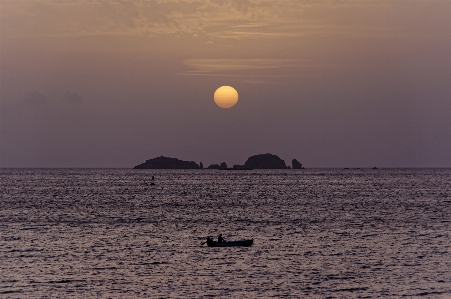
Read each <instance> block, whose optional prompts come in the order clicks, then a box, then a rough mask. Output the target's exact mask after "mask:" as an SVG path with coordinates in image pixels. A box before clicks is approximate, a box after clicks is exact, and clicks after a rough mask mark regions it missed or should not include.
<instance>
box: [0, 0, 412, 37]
mask: <svg viewBox="0 0 451 299" xmlns="http://www.w3.org/2000/svg"><path fill="white" fill-rule="evenodd" d="M399 2H402V3H404V1H397V2H396V3H395V2H394V1H391V2H390V1H385V0H378V1H365V2H363V1H340V2H337V1H333V2H332V1H326V0H324V1H323V0H317V1H308V0H279V1H275V0H239V1H233V0H223V1H214V0H155V1H144V0H142V1H95V0H72V1H57V0H41V1H6V2H5V3H4V4H2V5H3V7H2V11H0V13H1V17H2V19H3V20H4V21H3V23H4V24H8V26H4V29H3V34H7V35H10V36H12V35H15V36H42V35H43V36H83V35H125V36H133V35H143V36H159V35H168V34H172V35H181V34H189V35H191V36H192V37H196V36H199V37H202V36H203V37H205V38H208V37H214V38H221V39H262V38H266V39H268V38H271V39H274V38H290V37H295V36H303V35H310V34H329V33H330V32H331V31H333V32H334V33H335V32H338V31H341V32H349V33H351V31H352V30H349V27H348V26H339V25H338V22H337V21H338V19H337V18H336V16H335V15H339V14H340V13H341V14H342V13H343V11H341V12H340V10H350V8H353V9H361V8H362V7H374V6H376V4H377V5H378V6H379V7H380V6H383V5H385V6H388V5H392V6H393V5H398V3H399ZM354 13H355V12H354Z"/></svg>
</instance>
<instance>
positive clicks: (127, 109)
mask: <svg viewBox="0 0 451 299" xmlns="http://www.w3.org/2000/svg"><path fill="white" fill-rule="evenodd" d="M0 80H1V81H0V84H1V85H0V167H133V166H135V165H137V164H140V163H142V162H144V161H145V160H146V159H150V158H154V157H157V156H160V155H164V156H169V157H176V158H179V159H183V160H193V161H196V162H197V163H199V162H203V164H204V165H205V166H208V165H209V164H211V163H221V162H223V161H224V162H226V163H227V164H228V165H233V164H243V163H244V162H245V161H246V159H247V158H248V157H249V156H251V155H254V154H262V153H272V154H276V155H278V156H279V157H281V158H282V159H284V160H285V162H286V163H287V164H291V160H292V159H293V158H296V159H297V160H299V161H300V162H301V163H303V164H304V166H306V167H372V166H377V167H451V1H450V0H437V1H435V0H390V1H386V0H374V1H373V0H353V1H352V0H329V1H321V0H318V1H317V0H305V1H301V0H236V1H232V0H154V1H99V0H74V1H69V0H68V1H65V0H20V1H18V0H0ZM223 85H230V86H233V87H234V88H235V89H236V90H237V91H238V93H239V101H238V103H237V105H236V106H234V107H233V108H230V109H222V108H219V107H218V106H216V105H215V103H214V101H213V94H214V92H215V90H216V89H217V88H218V87H220V86H223Z"/></svg>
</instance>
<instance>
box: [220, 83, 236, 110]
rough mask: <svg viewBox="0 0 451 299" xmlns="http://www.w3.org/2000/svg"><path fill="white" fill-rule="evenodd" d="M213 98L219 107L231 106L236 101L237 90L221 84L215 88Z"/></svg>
mask: <svg viewBox="0 0 451 299" xmlns="http://www.w3.org/2000/svg"><path fill="white" fill-rule="evenodd" d="M214 100H215V103H216V105H218V106H219V107H221V108H232V107H233V106H235V104H236V103H237V102H238V92H237V91H236V90H235V88H233V87H232V86H221V87H219V88H218V89H216V91H215V95H214Z"/></svg>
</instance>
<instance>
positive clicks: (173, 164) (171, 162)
mask: <svg viewBox="0 0 451 299" xmlns="http://www.w3.org/2000/svg"><path fill="white" fill-rule="evenodd" d="M201 165H202V163H201ZM133 169H201V167H200V166H199V165H198V164H197V163H196V162H193V161H182V160H179V159H177V158H168V157H163V156H160V157H157V158H153V159H149V160H147V161H146V162H144V163H142V164H139V165H137V166H135V167H133Z"/></svg>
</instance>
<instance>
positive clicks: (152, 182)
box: [150, 176, 155, 186]
mask: <svg viewBox="0 0 451 299" xmlns="http://www.w3.org/2000/svg"><path fill="white" fill-rule="evenodd" d="M154 180H155V177H154V176H152V181H151V182H150V185H151V186H155V182H154Z"/></svg>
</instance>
